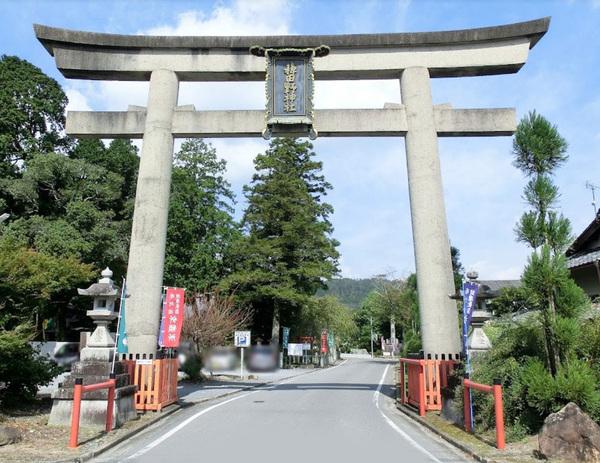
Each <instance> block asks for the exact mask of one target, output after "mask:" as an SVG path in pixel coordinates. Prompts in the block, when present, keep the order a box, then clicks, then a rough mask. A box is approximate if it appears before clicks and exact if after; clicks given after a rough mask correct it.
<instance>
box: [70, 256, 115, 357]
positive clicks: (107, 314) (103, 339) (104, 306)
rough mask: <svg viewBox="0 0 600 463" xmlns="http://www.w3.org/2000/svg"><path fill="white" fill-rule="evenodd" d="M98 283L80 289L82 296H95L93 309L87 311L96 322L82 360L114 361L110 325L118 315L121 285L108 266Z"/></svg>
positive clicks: (82, 352) (79, 292) (82, 351)
mask: <svg viewBox="0 0 600 463" xmlns="http://www.w3.org/2000/svg"><path fill="white" fill-rule="evenodd" d="M101 275H102V278H101V279H100V280H99V281H98V283H94V284H93V285H91V286H90V287H89V288H87V289H78V290H77V292H78V294H79V295H80V296H89V297H92V298H94V305H93V307H94V308H93V309H92V310H88V311H87V315H88V317H90V318H91V319H92V320H93V321H94V323H95V324H96V329H95V330H94V332H93V333H92V335H91V336H90V337H89V339H88V341H87V346H86V347H85V348H83V349H82V350H81V360H82V361H86V360H96V361H105V362H110V361H112V357H113V355H114V346H115V339H114V338H113V336H112V335H111V334H110V330H109V328H108V326H109V325H110V323H111V322H112V321H113V320H114V319H115V318H117V317H118V313H116V312H115V300H116V299H117V297H118V294H119V287H118V286H115V285H114V282H113V280H112V279H111V277H112V276H113V272H112V271H111V270H110V269H109V268H108V267H106V268H105V269H104V270H103V271H102V273H101Z"/></svg>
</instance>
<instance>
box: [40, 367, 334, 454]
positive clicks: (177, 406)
mask: <svg viewBox="0 0 600 463" xmlns="http://www.w3.org/2000/svg"><path fill="white" fill-rule="evenodd" d="M336 365H339V363H335V364H333V365H330V366H327V367H326V368H313V369H311V370H309V371H306V372H303V373H300V374H298V375H291V376H285V377H283V378H279V379H277V380H273V381H265V382H263V383H257V384H253V385H252V386H245V387H242V388H240V389H238V390H236V391H230V392H225V393H223V394H219V395H216V396H212V397H206V398H204V399H200V400H198V401H195V402H190V405H189V406H188V407H194V406H196V405H199V404H203V403H206V402H211V401H213V400H218V399H223V398H225V397H229V396H232V395H235V394H240V393H242V392H246V391H250V390H252V389H256V388H259V387H263V386H268V385H270V384H276V383H279V382H281V381H285V380H288V379H291V378H299V377H300V376H306V375H308V374H311V373H316V372H317V371H323V370H326V369H327V368H331V367H334V366H336ZM183 408H187V407H184V406H182V405H181V404H179V403H176V404H173V405H169V406H168V407H166V408H165V409H164V410H163V411H161V412H159V413H160V414H159V415H158V416H156V417H155V419H152V420H150V421H148V422H147V423H144V424H143V425H141V426H140V427H138V428H135V429H132V430H131V431H129V432H127V433H125V434H123V435H122V436H119V437H117V438H116V439H115V440H113V441H111V442H107V443H106V444H105V445H103V446H101V447H99V448H97V449H94V450H90V451H89V452H86V453H83V454H81V455H78V456H76V457H69V458H66V459H62V460H52V461H47V462H45V463H83V462H85V461H89V460H91V459H92V458H95V457H97V456H98V455H100V454H102V453H104V452H106V451H107V450H110V449H112V448H113V447H116V446H117V445H119V444H120V443H122V442H124V441H126V440H127V439H129V438H131V437H133V436H135V435H136V434H138V433H140V432H142V431H143V430H144V429H147V428H148V427H150V426H151V425H153V424H154V423H158V422H159V421H160V420H162V419H163V418H166V417H168V416H170V415H172V414H174V413H175V412H177V411H179V410H181V409H183Z"/></svg>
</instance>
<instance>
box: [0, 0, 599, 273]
mask: <svg viewBox="0 0 600 463" xmlns="http://www.w3.org/2000/svg"><path fill="white" fill-rule="evenodd" d="M0 8H1V9H0V11H1V15H0V53H2V54H14V55H18V56H20V57H21V58H25V59H27V60H29V61H30V62H32V63H34V64H35V65H37V66H39V67H40V68H42V70H44V72H46V73H47V74H49V75H51V76H53V77H55V78H57V79H58V80H59V82H60V83H61V84H62V85H63V87H64V88H65V90H66V91H67V94H68V96H69V98H70V108H71V109H93V110H107V109H109V110H125V109H126V108H127V105H129V104H140V105H144V104H145V100H146V92H147V86H146V84H145V83H122V82H119V83H115V82H90V81H67V80H65V79H63V78H62V76H61V75H60V74H59V73H58V71H57V70H56V68H55V66H54V62H53V60H52V58H51V57H50V56H49V55H48V54H47V53H46V51H45V50H44V49H43V48H42V46H41V45H40V44H39V43H38V42H37V40H36V39H35V37H34V34H33V31H32V24H33V23H41V24H47V25H51V26H57V27H66V28H72V29H80V30H90V31H98V32H111V33H120V34H136V33H142V34H179V35H253V34H344V33H377V32H417V31H429V30H449V29H462V28H471V27H481V26H492V25H498V24H505V23H511V22H517V21H525V20H530V19H535V18H540V17H544V16H552V22H551V25H550V30H549V32H548V34H546V36H545V37H544V38H543V39H542V40H541V41H540V42H539V43H538V44H537V46H536V47H535V48H534V49H533V50H532V51H531V53H530V55H529V59H528V62H527V64H526V65H525V66H524V67H523V69H522V70H521V71H520V72H519V73H517V74H512V75H506V76H490V77H470V78H460V79H435V80H434V81H433V84H432V88H433V99H434V103H436V104H437V103H451V104H452V105H453V106H454V107H473V108H476V107H481V108H487V107H515V108H516V109H517V114H518V117H519V118H520V117H521V116H523V115H524V114H526V113H527V112H528V111H529V110H532V109H536V110H537V111H538V112H540V113H542V114H543V115H544V116H546V117H547V118H548V119H549V120H550V121H552V122H553V123H555V124H556V125H558V128H559V130H560V132H561V134H562V135H563V136H564V137H565V138H566V139H567V141H568V142H569V155H570V159H569V161H568V163H567V164H566V165H565V166H564V167H563V168H562V169H561V170H560V171H559V172H558V174H557V176H556V182H557V184H558V186H559V187H560V190H561V193H562V198H561V207H562V211H563V213H564V214H565V215H566V216H567V217H569V218H570V219H571V222H572V225H573V232H574V234H578V233H579V232H580V231H582V230H583V228H585V226H587V224H588V223H589V222H590V221H591V220H592V218H593V208H592V206H591V193H590V191H589V190H587V189H586V188H585V183H586V181H590V182H592V183H595V184H596V185H600V168H599V164H598V162H597V155H598V153H599V152H600V150H599V149H598V145H599V144H600V92H599V89H600V52H599V50H598V46H599V45H600V0H572V1H568V0H563V1H552V2H550V1H548V2H546V1H542V0H539V1H534V0H529V1H498V2H495V1H491V0H488V1H461V2H458V1H455V2H451V1H417V0H412V1H410V0H381V1H368V0H367V1H365V0H363V1H333V0H331V1H325V0H322V1H315V0H309V1H301V0H264V1H263V0H254V1H242V0H238V1H235V0H230V1H217V2H214V1H198V0H196V1H176V0H171V1H166V0H165V1H142V0H137V1H96V2H94V1H86V2H83V1H76V0H70V1H50V0H47V1H43V0H40V1H27V0H20V1H13V0H4V1H1V2H0ZM263 98H264V92H263V88H262V84H260V83H243V84H240V83H193V84H192V83H185V84H182V87H181V91H180V98H179V102H180V104H189V103H193V104H194V105H195V106H196V108H197V109H242V108H250V109H260V108H262V107H263V104H264V101H263ZM315 99H316V101H315V103H316V106H317V107H328V108H333V107H340V108H341V107H345V108H352V107H354V108H360V107H364V108H381V107H382V106H383V104H384V103H385V102H399V101H400V95H399V84H398V82H397V81H358V82H317V86H316V97H315ZM212 142H213V144H214V145H215V147H216V148H217V150H218V152H219V154H220V155H221V156H223V157H224V158H225V159H226V160H227V161H228V164H229V172H228V178H229V179H230V181H231V183H232V185H233V187H234V189H235V191H236V192H237V193H238V196H239V203H238V213H239V212H240V211H241V209H242V208H243V205H244V204H243V198H242V197H241V188H242V186H243V185H244V183H247V182H248V181H249V180H250V178H251V175H252V169H253V166H252V159H253V157H254V155H255V154H256V153H258V152H260V151H263V150H264V149H265V146H266V144H265V142H263V141H262V140H258V139H236V140H213V141H212ZM314 145H315V150H316V152H317V154H318V157H319V158H320V159H321V160H322V161H323V163H324V172H325V175H326V177H327V179H328V180H329V181H330V182H331V183H332V184H333V186H334V190H333V191H332V192H331V193H330V195H329V202H330V203H331V204H332V205H333V206H334V208H335V214H334V216H333V223H334V226H335V233H334V235H335V237H336V238H337V239H338V240H339V241H340V242H341V246H340V251H341V254H342V259H341V268H342V274H343V275H344V276H350V277H370V276H373V275H376V274H381V273H392V274H393V275H394V276H396V277H402V276H406V275H407V274H408V273H409V272H411V271H412V270H413V269H414V260H413V259H414V258H413V250H412V235H411V227H410V213H409V204H408V187H407V179H406V166H405V157H404V144H403V140H402V139H399V138H371V139H369V138H364V139H362V138H352V139H351V138H344V139H326V138H323V139H319V140H317V141H316V142H315V144H314ZM440 156H441V162H442V175H443V178H444V189H445V194H446V210H447V214H448V223H449V233H450V239H451V241H452V243H453V244H454V245H455V246H457V247H458V248H459V249H460V251H461V254H462V260H463V263H464V265H465V267H466V268H467V269H475V270H478V271H479V273H480V276H481V278H484V279H491V278H515V277H518V276H519V275H520V273H521V271H522V269H523V266H524V264H525V262H526V259H527V255H528V250H527V248H526V247H525V246H524V245H522V244H519V243H516V242H515V240H514V232H513V228H514V224H515V222H516V221H517V220H518V218H519V216H520V215H521V213H522V212H523V209H524V207H525V205H524V203H523V201H522V199H521V191H522V188H523V185H524V183H525V180H524V179H523V177H522V176H521V175H520V173H519V172H518V171H517V170H516V169H515V168H514V167H513V166H512V164H511V162H512V154H511V138H510V137H498V138H481V139H478V138H457V139H441V140H440ZM467 209H469V210H470V211H471V212H470V214H469V216H468V217H467V216H465V215H464V212H465V211H466V210H467Z"/></svg>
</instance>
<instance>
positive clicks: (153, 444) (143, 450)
mask: <svg viewBox="0 0 600 463" xmlns="http://www.w3.org/2000/svg"><path fill="white" fill-rule="evenodd" d="M347 361H348V360H347V359H346V360H344V361H343V362H342V363H340V364H339V365H336V366H334V367H331V368H327V369H326V370H321V371H331V370H334V369H336V368H337V367H341V366H342V365H343V364H345V363H346V362H347ZM300 376H303V375H298V376H294V377H292V378H289V379H287V380H284V381H280V382H278V383H275V384H273V386H275V387H277V386H278V385H279V384H287V383H290V382H292V381H293V380H295V379H298V377H300ZM263 390H264V389H260V388H259V389H257V390H255V391H252V392H248V393H246V394H242V395H239V396H236V397H233V398H231V399H228V400H225V401H224V402H219V403H218V404H215V405H212V406H210V407H208V408H205V409H204V410H202V411H199V412H198V413H196V414H195V415H192V416H190V417H189V418H188V419H187V420H185V421H182V422H181V423H179V424H178V425H177V426H175V427H174V428H173V429H171V430H170V431H169V432H167V433H165V434H163V435H162V436H160V437H159V438H158V439H156V440H154V441H152V442H150V443H149V444H148V445H146V446H145V447H142V448H141V449H140V450H138V451H137V452H135V453H134V454H132V455H130V456H128V457H127V458H126V460H133V459H134V458H138V457H141V456H142V455H144V454H145V453H147V452H148V451H150V450H152V449H153V448H154V447H156V446H157V445H160V444H161V443H162V442H164V441H165V440H167V439H168V438H169V437H171V436H172V435H173V434H175V433H176V432H179V431H180V430H181V429H183V428H184V427H186V426H187V425H188V424H190V423H191V422H192V421H194V420H195V419H197V418H199V417H201V416H202V415H204V414H205V413H208V412H210V411H212V410H214V409H215V408H217V407H220V406H221V405H225V404H228V403H230V402H233V401H234V400H239V399H242V398H244V397H247V396H249V395H251V394H256V393H257V392H261V391H263Z"/></svg>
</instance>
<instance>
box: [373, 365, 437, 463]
mask: <svg viewBox="0 0 600 463" xmlns="http://www.w3.org/2000/svg"><path fill="white" fill-rule="evenodd" d="M389 369H390V366H389V365H388V366H386V367H385V370H384V371H383V375H382V376H381V379H380V380H379V384H378V385H377V390H376V391H375V392H374V393H373V403H374V404H375V407H376V408H377V411H378V412H379V414H380V415H381V416H382V417H383V419H384V420H385V422H386V423H387V424H389V425H390V426H391V427H392V429H393V430H394V431H396V432H397V433H398V434H400V435H401V436H402V437H403V438H404V439H405V440H406V441H407V442H408V443H409V444H410V445H412V446H413V447H414V448H416V449H417V450H419V451H420V452H421V453H423V454H425V455H427V456H428V457H429V458H431V460H433V461H434V462H436V463H442V462H441V461H440V460H438V459H437V458H436V457H435V456H433V455H432V454H431V453H430V452H429V451H428V450H427V449H426V448H424V447H422V446H421V445H419V444H418V443H417V442H416V441H415V440H414V439H413V438H412V437H410V436H409V435H408V434H406V432H404V431H403V430H402V429H400V427H399V426H398V425H397V424H396V423H394V422H393V421H392V420H391V419H390V418H389V417H388V416H387V415H386V414H385V413H383V411H381V408H379V395H380V392H381V387H382V386H383V382H384V381H385V377H386V376H387V372H388V370H389Z"/></svg>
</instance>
